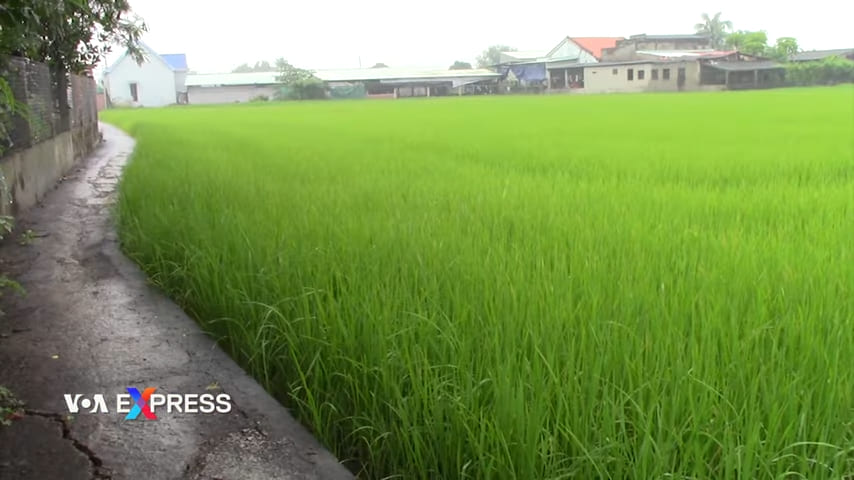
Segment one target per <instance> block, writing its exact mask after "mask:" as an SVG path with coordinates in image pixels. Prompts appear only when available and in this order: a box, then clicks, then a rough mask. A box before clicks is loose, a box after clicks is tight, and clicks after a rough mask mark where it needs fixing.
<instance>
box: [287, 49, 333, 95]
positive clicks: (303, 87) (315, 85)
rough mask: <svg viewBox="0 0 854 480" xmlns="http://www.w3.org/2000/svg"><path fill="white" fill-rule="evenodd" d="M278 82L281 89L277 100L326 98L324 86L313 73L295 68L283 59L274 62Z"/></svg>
mask: <svg viewBox="0 0 854 480" xmlns="http://www.w3.org/2000/svg"><path fill="white" fill-rule="evenodd" d="M276 69H277V70H278V72H279V76H278V77H276V80H277V81H279V82H280V83H281V84H282V85H283V88H282V89H281V90H280V92H279V93H277V95H276V99H277V100H319V99H324V98H326V90H327V89H326V84H325V83H324V82H323V81H322V80H320V79H319V78H317V77H315V76H314V72H312V71H311V70H306V69H303V68H297V67H295V66H293V65H291V64H290V63H288V62H287V61H286V60H285V59H284V58H279V59H277V60H276Z"/></svg>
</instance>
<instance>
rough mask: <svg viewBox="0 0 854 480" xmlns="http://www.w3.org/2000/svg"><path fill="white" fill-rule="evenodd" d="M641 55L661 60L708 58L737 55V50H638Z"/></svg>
mask: <svg viewBox="0 0 854 480" xmlns="http://www.w3.org/2000/svg"><path fill="white" fill-rule="evenodd" d="M637 53H639V54H642V55H651V56H654V57H660V58H682V57H694V58H696V57H708V56H726V55H731V54H733V53H736V51H735V50H731V51H723V50H714V49H711V48H707V49H700V50H638V52H637Z"/></svg>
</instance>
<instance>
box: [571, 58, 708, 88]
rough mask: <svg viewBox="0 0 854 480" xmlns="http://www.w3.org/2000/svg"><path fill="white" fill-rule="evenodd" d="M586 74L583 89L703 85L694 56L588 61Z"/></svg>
mask: <svg viewBox="0 0 854 480" xmlns="http://www.w3.org/2000/svg"><path fill="white" fill-rule="evenodd" d="M584 78H585V82H584V90H583V92H584V93H615V92H661V91H674V92H675V91H682V90H699V89H701V88H700V66H699V64H698V63H697V61H696V60H692V59H676V60H633V61H625V62H600V63H597V64H589V65H585V66H584ZM717 89H720V88H717Z"/></svg>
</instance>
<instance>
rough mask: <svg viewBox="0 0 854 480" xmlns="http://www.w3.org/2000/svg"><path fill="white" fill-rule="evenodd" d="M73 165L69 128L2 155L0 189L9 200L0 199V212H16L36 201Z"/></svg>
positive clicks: (12, 213)
mask: <svg viewBox="0 0 854 480" xmlns="http://www.w3.org/2000/svg"><path fill="white" fill-rule="evenodd" d="M79 149H80V148H78V150H79ZM73 165H74V145H73V140H72V132H64V133H60V134H58V135H56V136H55V137H53V138H51V139H49V140H46V141H44V142H41V143H38V144H36V145H35V146H33V147H31V148H28V149H26V150H23V151H20V152H15V153H11V154H8V155H7V156H5V157H3V159H2V160H0V171H2V174H3V179H4V180H5V186H4V185H2V183H0V192H8V193H9V196H10V197H11V200H12V203H11V204H9V203H8V202H7V200H8V199H7V198H4V199H3V201H2V202H0V214H3V215H16V214H18V213H20V212H22V211H24V210H27V209H28V208H30V207H32V206H33V205H35V204H36V203H38V201H39V200H41V199H42V198H43V197H44V195H45V194H46V193H47V192H48V191H50V190H51V189H53V187H54V185H55V184H56V182H57V181H58V180H59V179H60V178H62V176H63V175H65V174H66V173H67V172H68V170H70V169H71V167H72V166H73ZM4 196H5V195H4Z"/></svg>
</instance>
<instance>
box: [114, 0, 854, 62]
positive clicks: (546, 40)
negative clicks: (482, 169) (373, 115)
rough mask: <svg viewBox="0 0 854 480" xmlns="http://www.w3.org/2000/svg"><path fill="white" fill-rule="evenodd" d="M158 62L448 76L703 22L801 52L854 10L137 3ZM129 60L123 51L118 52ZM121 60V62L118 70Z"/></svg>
mask: <svg viewBox="0 0 854 480" xmlns="http://www.w3.org/2000/svg"><path fill="white" fill-rule="evenodd" d="M131 5H132V7H133V9H134V12H136V13H137V14H139V15H140V16H142V17H143V18H144V19H145V21H146V23H147V24H148V28H149V31H148V33H146V35H145V36H144V38H143V40H144V41H145V42H146V43H147V44H148V45H149V46H151V47H152V48H153V49H154V50H155V51H157V52H158V53H186V54H187V62H188V64H189V68H190V69H192V70H195V71H198V72H201V73H208V72H228V71H231V69H233V68H234V67H235V66H237V65H239V64H241V63H244V62H246V63H249V64H252V63H254V62H255V61H257V60H269V61H270V62H272V61H273V60H274V59H275V58H277V57H284V58H285V59H287V60H288V61H289V62H291V63H292V64H294V65H296V66H299V67H303V68H310V69H324V68H357V67H359V58H360V57H361V65H362V66H363V67H370V66H372V65H373V64H375V63H377V62H383V63H385V64H387V65H389V66H397V67H403V66H429V67H447V66H450V65H451V64H452V63H453V62H454V60H463V61H468V62H472V63H474V59H475V57H476V56H477V55H478V54H479V53H480V52H481V51H482V50H483V49H484V48H486V47H487V46H489V45H492V44H496V43H501V44H506V45H510V46H513V47H516V48H517V49H519V50H548V49H550V48H551V47H553V46H554V45H556V44H557V43H558V42H559V41H560V40H561V39H562V38H563V37H565V36H567V35H569V36H579V37H581V36H623V37H627V36H629V35H634V34H639V33H648V34H678V33H693V27H694V24H695V23H697V22H699V21H700V14H701V13H702V12H708V13H710V14H714V13H715V12H718V11H720V12H723V18H724V19H727V20H731V21H732V22H733V23H734V26H735V28H736V29H741V30H765V31H766V32H767V33H768V37H769V41H770V42H773V41H774V40H775V39H776V38H777V37H782V36H793V37H795V38H797V39H798V41H799V43H800V45H801V48H804V49H807V50H812V49H825V48H847V47H854V33H852V32H854V30H852V28H851V18H854V2H851V1H844V0H812V1H810V2H806V3H804V2H795V1H794V0H716V1H705V0H700V1H696V0H659V1H656V2H641V1H632V0H610V1H587V2H572V1H566V0H539V1H530V2H524V1H522V2H520V1H515V2H508V1H505V0H494V1H474V2H472V1H466V0H432V1H425V2H401V1H399V0H361V1H352V0H349V1H344V0H325V1H314V0H306V1H282V0H241V1H238V2H228V3H226V2H224V1H216V0H131ZM117 50H120V49H119V48H117ZM120 53H121V52H114V53H113V54H111V55H110V56H109V57H108V58H107V60H108V62H111V61H113V60H115V58H116V57H117V56H118V55H119V54H120Z"/></svg>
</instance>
